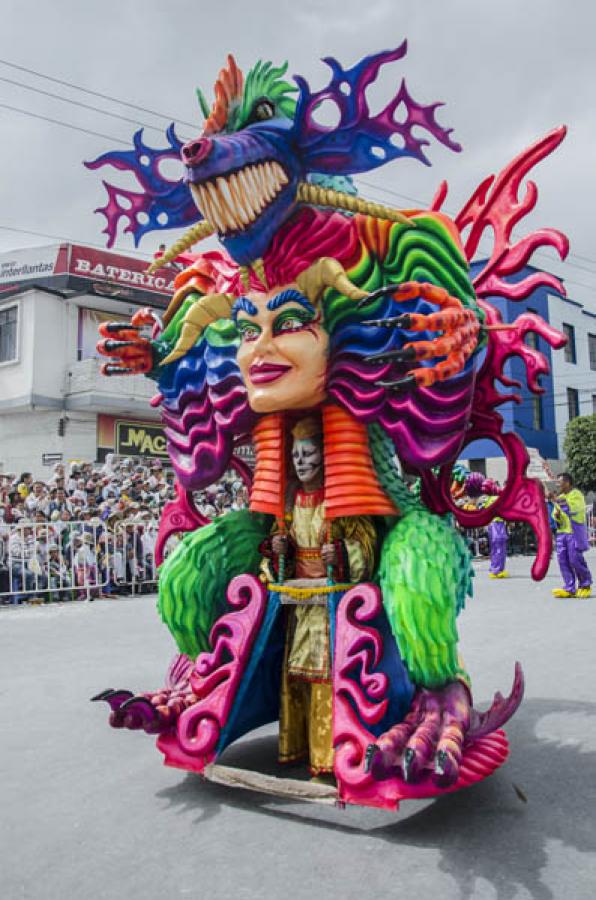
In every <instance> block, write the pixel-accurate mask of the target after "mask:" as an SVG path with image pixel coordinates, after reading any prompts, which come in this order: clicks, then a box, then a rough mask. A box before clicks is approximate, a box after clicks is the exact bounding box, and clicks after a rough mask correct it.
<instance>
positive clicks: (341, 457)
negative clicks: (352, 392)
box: [323, 404, 399, 519]
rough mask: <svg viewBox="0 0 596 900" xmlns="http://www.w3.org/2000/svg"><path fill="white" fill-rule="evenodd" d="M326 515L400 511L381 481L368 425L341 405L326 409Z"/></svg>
mask: <svg viewBox="0 0 596 900" xmlns="http://www.w3.org/2000/svg"><path fill="white" fill-rule="evenodd" d="M323 435H324V445H325V515H326V517H327V518H328V519H336V518H337V517H338V516H366V515H368V516H394V515H397V513H398V512H399V511H398V509H397V508H396V507H395V505H394V504H393V503H392V501H391V500H390V499H389V497H387V495H386V494H385V493H384V492H383V490H382V488H381V486H380V484H379V481H378V479H377V475H376V472H375V470H374V466H373V464H372V460H371V458H370V450H369V446H368V434H367V431H366V425H364V424H362V423H361V422H358V421H357V420H356V419H355V418H354V417H353V416H351V415H350V413H348V412H347V411H346V410H345V409H342V408H341V407H340V406H332V405H331V404H327V405H325V406H323Z"/></svg>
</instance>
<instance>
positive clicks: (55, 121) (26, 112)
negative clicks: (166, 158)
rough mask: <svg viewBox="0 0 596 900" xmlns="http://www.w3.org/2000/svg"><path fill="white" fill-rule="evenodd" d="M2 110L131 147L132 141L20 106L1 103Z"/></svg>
mask: <svg viewBox="0 0 596 900" xmlns="http://www.w3.org/2000/svg"><path fill="white" fill-rule="evenodd" d="M0 107H1V108H2V109H9V110H10V111H11V112H17V113H21V114H22V115H24V116H30V117H31V118H33V119H41V120H42V121H44V122H51V124H52V125H62V127H63V128H70V129H71V130H72V131H80V132H81V133H82V134H90V135H92V136H93V137H99V138H103V139H104V140H106V141H115V142H116V143H117V144H123V145H124V146H125V147H129V146H130V141H123V140H121V139H120V138H115V137H112V136H111V135H109V134H101V133H100V132H99V131H90V130H89V129H88V128H80V127H79V126H78V125H71V124H70V123H69V122H62V121H61V120H60V119H50V117H49V116H40V115H39V113H34V112H30V111H29V110H27V109H20V108H19V107H18V106H10V105H9V104H8V103H0Z"/></svg>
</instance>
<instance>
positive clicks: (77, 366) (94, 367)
mask: <svg viewBox="0 0 596 900" xmlns="http://www.w3.org/2000/svg"><path fill="white" fill-rule="evenodd" d="M101 362H102V361H101V360H99V359H82V360H80V362H73V363H71V364H70V365H69V366H68V369H67V370H66V385H65V393H66V401H67V405H68V407H69V408H70V409H89V410H97V411H99V412H111V411H112V410H113V411H114V412H126V411H128V412H133V411H135V412H139V411H142V412H144V413H148V412H150V407H149V400H150V399H151V397H153V395H154V394H155V393H156V392H157V388H156V385H155V384H154V383H153V382H151V381H149V379H147V378H145V377H144V376H143V375H123V376H115V375H114V376H112V377H111V378H107V377H106V376H105V375H102V374H101V372H100V366H101Z"/></svg>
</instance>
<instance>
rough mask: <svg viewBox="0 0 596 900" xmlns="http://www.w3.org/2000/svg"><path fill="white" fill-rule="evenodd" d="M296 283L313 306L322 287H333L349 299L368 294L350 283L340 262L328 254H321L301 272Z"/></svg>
mask: <svg viewBox="0 0 596 900" xmlns="http://www.w3.org/2000/svg"><path fill="white" fill-rule="evenodd" d="M296 284H297V285H298V287H299V288H300V290H301V291H302V293H303V294H304V295H305V296H306V297H308V299H309V300H310V302H311V303H312V304H313V306H314V305H315V304H316V303H317V302H318V300H319V297H320V296H321V292H322V291H323V289H324V288H327V287H332V288H335V290H336V291H339V293H340V294H343V295H344V296H345V297H349V298H350V300H362V299H363V297H367V296H368V294H367V292H366V291H362V290H360V288H357V287H356V285H355V284H352V282H351V281H350V279H349V278H348V276H347V275H346V273H345V270H344V267H343V266H342V264H341V263H340V262H338V261H337V260H336V259H333V258H332V257H330V256H322V257H321V258H320V259H318V260H317V261H316V262H315V263H313V264H312V266H309V267H308V269H305V270H304V272H301V273H300V275H298V277H297V278H296Z"/></svg>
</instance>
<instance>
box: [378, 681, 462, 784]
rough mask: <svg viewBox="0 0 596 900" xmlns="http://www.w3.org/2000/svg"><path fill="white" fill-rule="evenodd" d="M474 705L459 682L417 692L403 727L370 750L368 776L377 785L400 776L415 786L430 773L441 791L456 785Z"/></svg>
mask: <svg viewBox="0 0 596 900" xmlns="http://www.w3.org/2000/svg"><path fill="white" fill-rule="evenodd" d="M471 706H472V702H471V697H470V692H469V690H468V688H467V687H466V686H465V685H464V684H463V683H462V682H460V681H453V682H451V683H450V684H448V685H447V686H446V687H444V688H441V689H440V690H437V691H430V690H426V689H421V690H419V691H418V692H417V693H416V695H415V696H414V700H413V701H412V707H411V709H410V712H409V713H408V715H407V716H406V717H405V719H404V720H403V722H400V723H399V725H395V726H394V727H393V728H390V729H389V731H386V732H385V733H384V734H382V735H381V736H380V737H379V738H378V740H377V742H376V744H373V745H370V746H369V747H368V749H367V753H366V759H365V766H366V769H367V771H369V772H370V773H371V774H372V776H373V778H374V779H375V780H378V781H382V780H384V779H386V778H391V777H393V776H395V775H399V774H401V775H402V777H403V779H404V781H406V782H407V783H415V782H417V781H420V779H421V778H423V777H424V775H425V774H426V772H427V771H428V770H429V769H430V770H432V780H433V782H434V783H435V784H436V785H438V786H439V787H449V786H450V785H452V784H455V782H456V781H457V779H458V776H459V770H460V766H461V763H462V758H463V747H464V742H465V736H466V734H467V732H468V729H469V727H470V715H471Z"/></svg>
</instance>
